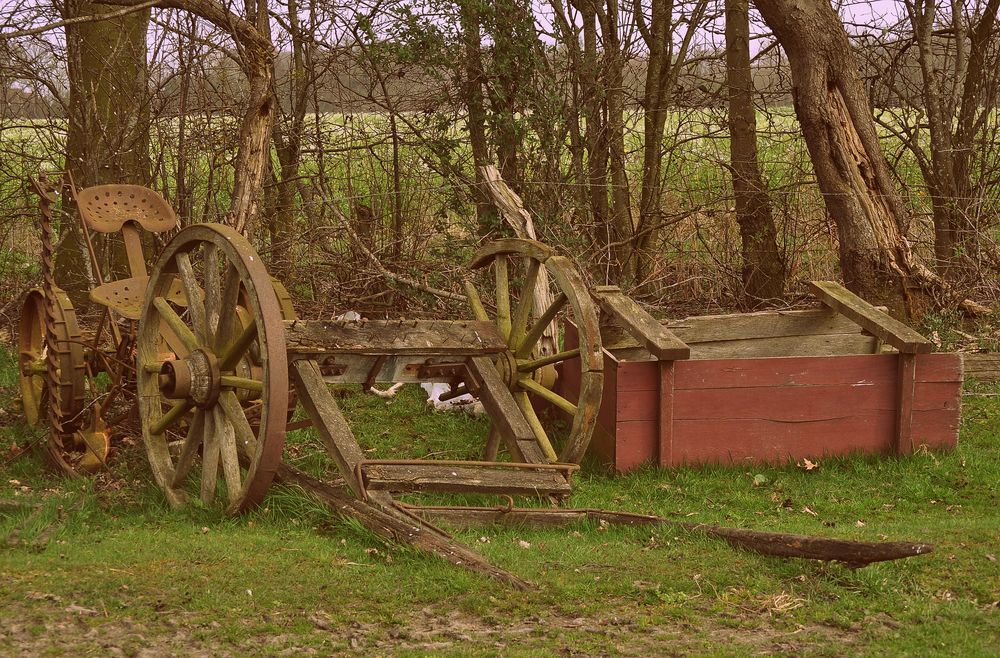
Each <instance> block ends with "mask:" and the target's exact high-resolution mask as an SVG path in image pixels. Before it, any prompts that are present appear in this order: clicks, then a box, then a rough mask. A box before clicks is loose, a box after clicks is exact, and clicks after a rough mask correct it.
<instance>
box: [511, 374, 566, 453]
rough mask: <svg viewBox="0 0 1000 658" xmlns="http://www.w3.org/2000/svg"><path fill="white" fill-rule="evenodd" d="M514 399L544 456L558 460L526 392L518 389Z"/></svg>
mask: <svg viewBox="0 0 1000 658" xmlns="http://www.w3.org/2000/svg"><path fill="white" fill-rule="evenodd" d="M514 401H515V402H517V406H518V408H519V409H520V410H521V413H523V414H524V418H525V420H527V421H528V425H529V426H530V427H531V432H532V434H534V435H535V440H537V441H538V447H539V448H541V449H542V452H543V453H544V454H545V457H546V458H547V459H548V460H549V461H550V462H556V461H559V457H558V455H556V451H555V448H553V447H552V442H551V441H549V435H548V434H546V433H545V428H544V427H542V421H540V420H539V419H538V414H536V413H535V408H534V407H533V406H531V399H530V398H529V397H528V394H527V393H525V392H524V391H518V392H516V393H514Z"/></svg>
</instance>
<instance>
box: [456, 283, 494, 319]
mask: <svg viewBox="0 0 1000 658" xmlns="http://www.w3.org/2000/svg"><path fill="white" fill-rule="evenodd" d="M462 285H463V286H464V287H465V294H466V296H467V297H468V298H469V306H470V307H471V308H472V315H473V317H475V318H476V319H477V320H479V321H480V322H489V321H490V316H489V314H488V313H487V312H486V307H485V306H483V300H482V298H481V297H480V296H479V291H478V290H476V286H474V285H472V281H469V280H468V279H466V280H465V281H463V282H462Z"/></svg>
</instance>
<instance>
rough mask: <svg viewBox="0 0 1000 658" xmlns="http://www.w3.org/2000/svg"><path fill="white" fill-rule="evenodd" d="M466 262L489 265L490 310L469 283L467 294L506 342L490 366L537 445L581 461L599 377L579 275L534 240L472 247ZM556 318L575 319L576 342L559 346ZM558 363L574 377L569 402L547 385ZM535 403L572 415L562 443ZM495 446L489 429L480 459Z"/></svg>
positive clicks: (588, 304)
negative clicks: (475, 249)
mask: <svg viewBox="0 0 1000 658" xmlns="http://www.w3.org/2000/svg"><path fill="white" fill-rule="evenodd" d="M469 267H470V268H471V269H484V268H490V269H491V270H492V275H493V277H492V278H493V283H494V290H493V291H492V292H493V293H494V294H493V295H492V297H493V299H494V305H495V312H494V313H489V312H488V311H487V310H486V307H485V306H484V304H483V302H482V299H481V297H480V295H479V292H478V291H477V290H476V288H475V287H474V286H473V284H472V283H471V282H469V281H467V282H466V292H467V293H468V298H469V303H470V305H471V306H472V312H473V314H474V316H475V318H476V319H477V320H485V321H488V322H491V323H493V324H495V326H496V327H497V330H498V331H499V332H500V335H501V336H503V337H504V338H505V339H506V340H507V346H508V351H507V352H506V353H505V354H504V355H503V356H501V358H499V359H498V360H497V361H496V362H495V365H496V367H497V369H498V371H499V372H500V375H501V377H502V378H503V379H504V381H505V382H506V383H507V386H508V387H509V388H510V390H511V392H512V393H513V395H514V400H515V401H516V402H517V405H518V407H519V408H520V410H521V412H522V413H523V414H524V416H525V418H526V419H527V421H528V424H529V425H530V426H531V429H532V432H533V433H534V435H535V438H536V440H537V441H538V444H539V446H540V447H541V449H542V451H543V452H544V453H545V456H546V457H547V458H548V459H549V460H550V461H552V462H556V461H559V462H564V463H579V462H580V460H581V459H582V458H583V455H584V453H585V452H586V450H587V446H588V445H589V444H590V439H591V436H592V435H593V433H594V428H595V427H596V425H597V413H598V410H599V408H600V404H601V392H602V387H603V382H604V375H603V357H602V354H601V337H600V331H599V327H598V317H597V310H596V308H595V306H594V303H593V301H592V300H591V297H590V293H589V292H588V290H587V287H586V285H585V284H584V282H583V278H582V277H581V276H580V273H579V271H578V270H577V268H576V266H575V265H574V264H573V263H572V261H570V260H569V259H568V258H566V257H565V256H560V255H559V254H558V253H556V251H555V250H553V249H552V248H551V247H548V246H546V245H544V244H542V243H541V242H536V241H534V240H523V239H508V240H498V241H496V242H491V243H489V244H487V245H486V246H484V247H483V248H482V249H481V250H480V251H479V252H478V253H476V255H475V256H474V257H473V259H472V262H471V263H470V265H469ZM539 282H542V285H540V286H539V285H537V284H538V283H539ZM540 291H544V292H542V293H541V294H539V293H540ZM557 317H566V318H571V319H572V320H573V321H574V322H575V323H576V325H577V327H578V330H579V331H578V333H579V347H575V348H573V349H569V350H561V349H560V346H559V336H558V331H556V330H555V329H554V327H555V325H554V324H553V323H554V321H555V320H556V318H557ZM560 364H561V369H562V370H563V372H567V373H568V371H569V370H572V371H573V372H572V377H574V378H578V381H579V387H578V390H579V395H578V396H577V397H576V399H574V400H568V399H566V398H565V397H563V396H562V395H560V394H559V393H556V392H555V391H554V390H553V388H554V385H555V381H556V376H557V374H556V373H557V366H559V365H560ZM533 401H542V402H545V403H548V404H550V405H552V406H554V407H556V408H557V409H559V410H560V411H561V412H563V413H564V414H566V415H567V416H568V417H569V418H571V419H572V422H571V426H570V429H569V434H568V436H567V437H566V438H565V440H564V441H563V442H562V443H561V445H558V446H557V445H554V444H553V442H552V441H551V440H550V439H549V436H548V434H547V433H546V431H545V429H544V428H543V427H542V423H541V421H540V420H539V418H538V414H537V413H536V411H535V405H534V404H533ZM498 444H499V435H498V433H497V432H496V431H491V432H490V437H489V439H488V440H487V445H486V459H488V460H493V459H495V458H496V453H497V448H498Z"/></svg>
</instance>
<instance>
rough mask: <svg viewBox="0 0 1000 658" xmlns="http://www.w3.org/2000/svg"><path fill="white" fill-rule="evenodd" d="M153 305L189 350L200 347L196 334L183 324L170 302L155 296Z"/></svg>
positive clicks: (192, 350)
mask: <svg viewBox="0 0 1000 658" xmlns="http://www.w3.org/2000/svg"><path fill="white" fill-rule="evenodd" d="M153 306H155V307H156V310H157V311H158V312H159V315H160V319H161V320H163V322H164V323H165V324H166V325H167V327H169V328H170V330H171V331H172V332H173V333H174V335H175V336H177V339H178V340H180V341H181V343H182V344H183V345H184V347H185V348H186V349H187V350H188V351H189V352H194V351H195V350H197V349H198V348H199V347H201V344H200V342H199V341H198V338H197V336H195V335H194V332H192V331H191V329H190V327H188V326H187V325H186V324H184V320H182V319H181V316H179V315H177V312H176V311H174V309H173V307H172V306H170V302H168V301H167V300H166V299H164V298H163V297H156V298H154V299H153Z"/></svg>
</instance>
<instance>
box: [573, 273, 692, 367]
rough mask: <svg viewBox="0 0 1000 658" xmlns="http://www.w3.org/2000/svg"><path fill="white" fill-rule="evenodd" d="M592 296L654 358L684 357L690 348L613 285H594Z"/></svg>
mask: <svg viewBox="0 0 1000 658" xmlns="http://www.w3.org/2000/svg"><path fill="white" fill-rule="evenodd" d="M593 293H594V296H595V297H596V298H597V301H598V303H600V305H601V309H602V310H603V311H604V312H605V313H608V314H610V315H611V316H613V317H614V318H615V320H616V321H617V322H618V323H619V324H620V325H621V326H622V327H624V328H625V330H626V331H628V332H629V333H630V334H631V335H632V336H633V337H635V338H636V339H637V340H640V341H641V342H642V344H643V346H644V347H645V348H646V349H648V350H649V351H650V352H651V353H652V354H653V355H655V356H656V357H657V358H660V359H664V360H668V361H672V360H676V359H687V358H688V357H690V356H691V349H690V348H689V347H688V346H687V345H685V344H684V341H682V340H681V339H680V338H678V337H677V336H675V335H674V334H673V333H672V332H671V331H670V330H669V329H667V328H666V327H664V326H663V325H662V324H660V323H659V322H657V321H656V318H654V317H653V316H652V315H650V314H649V313H647V312H646V310H645V309H643V308H642V307H641V306H639V305H638V304H637V303H636V302H635V300H634V299H632V298H631V297H628V296H626V295H625V294H623V293H622V291H621V290H619V289H618V288H617V287H614V286H602V287H599V288H595V289H594V291H593Z"/></svg>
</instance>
